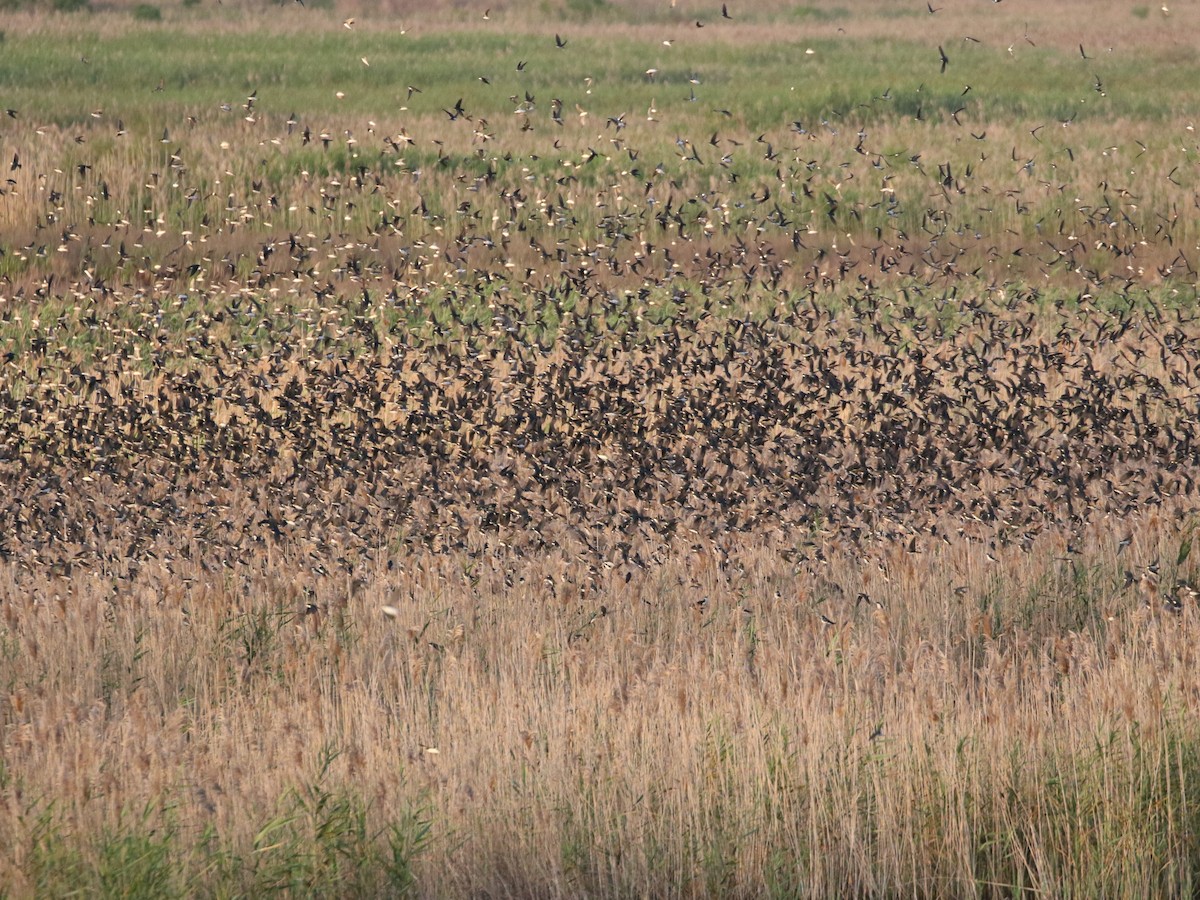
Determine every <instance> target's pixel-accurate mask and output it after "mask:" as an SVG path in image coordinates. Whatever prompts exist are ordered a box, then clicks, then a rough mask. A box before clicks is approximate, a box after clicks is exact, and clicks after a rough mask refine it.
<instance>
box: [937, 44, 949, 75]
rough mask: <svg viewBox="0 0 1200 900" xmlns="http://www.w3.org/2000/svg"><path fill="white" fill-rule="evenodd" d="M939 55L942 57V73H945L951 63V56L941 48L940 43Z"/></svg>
mask: <svg viewBox="0 0 1200 900" xmlns="http://www.w3.org/2000/svg"><path fill="white" fill-rule="evenodd" d="M938 56H940V57H941V59H942V74H943V75H944V74H945V73H946V66H948V65H950V57H948V56H947V55H946V51H945V50H943V49H942V48H941V45H938Z"/></svg>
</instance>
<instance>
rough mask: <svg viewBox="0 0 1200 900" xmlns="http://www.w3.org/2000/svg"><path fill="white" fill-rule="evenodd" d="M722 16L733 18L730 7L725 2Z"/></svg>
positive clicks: (722, 6)
mask: <svg viewBox="0 0 1200 900" xmlns="http://www.w3.org/2000/svg"><path fill="white" fill-rule="evenodd" d="M721 18H722V19H732V18H733V16H731V15H730V14H729V7H728V6H727V5H726V4H724V3H722V4H721Z"/></svg>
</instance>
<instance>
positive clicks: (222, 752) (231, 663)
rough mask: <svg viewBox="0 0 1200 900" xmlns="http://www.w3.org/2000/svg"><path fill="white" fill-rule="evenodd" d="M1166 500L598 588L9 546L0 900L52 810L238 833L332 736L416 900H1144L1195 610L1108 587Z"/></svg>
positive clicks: (1185, 786) (1171, 878) (676, 570)
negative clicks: (1031, 535) (139, 560)
mask: <svg viewBox="0 0 1200 900" xmlns="http://www.w3.org/2000/svg"><path fill="white" fill-rule="evenodd" d="M1176 516H1177V511H1176V510H1174V509H1172V508H1168V509H1164V510H1162V511H1161V512H1155V513H1153V514H1150V515H1148V516H1142V517H1139V519H1138V520H1137V521H1133V522H1127V523H1124V524H1123V525H1122V526H1121V527H1122V528H1126V527H1132V529H1133V534H1134V535H1135V537H1134V540H1133V543H1132V545H1131V546H1129V547H1128V548H1127V549H1124V550H1123V552H1121V551H1118V549H1117V547H1116V546H1115V539H1116V538H1117V537H1118V536H1119V535H1118V534H1117V532H1116V531H1115V530H1114V528H1113V526H1112V525H1108V524H1105V523H1098V524H1097V525H1096V527H1094V528H1092V529H1090V530H1089V531H1088V532H1087V534H1086V536H1085V537H1084V540H1083V543H1082V545H1081V546H1080V547H1078V548H1077V552H1071V553H1069V554H1067V553H1066V552H1065V549H1064V546H1063V542H1062V539H1061V538H1060V537H1059V536H1058V535H1056V534H1052V535H1047V536H1046V537H1045V538H1043V539H1041V540H1039V541H1038V542H1037V543H1036V544H1035V545H1034V546H1033V547H1031V548H1029V550H1027V551H1016V550H1008V551H1001V552H999V554H998V555H995V554H992V553H991V552H989V550H988V548H987V547H986V546H985V545H978V544H972V543H971V542H969V541H967V540H964V539H954V540H951V541H950V542H949V543H948V544H946V545H945V546H943V547H941V548H940V549H936V550H933V551H932V552H929V553H925V554H920V555H913V554H910V553H908V552H906V551H905V550H904V548H903V547H900V546H896V545H889V544H883V545H880V546H878V547H876V548H874V549H873V550H872V551H871V553H870V554H868V555H866V556H860V555H854V556H847V555H844V554H843V553H841V552H838V551H837V550H836V549H835V548H833V547H832V546H831V547H829V550H828V556H827V561H826V562H825V563H824V564H823V565H819V566H812V567H803V568H800V569H797V568H795V567H793V566H790V565H788V564H787V563H786V562H784V560H783V558H782V557H781V556H780V555H779V554H778V553H777V552H774V551H772V550H761V549H755V548H753V547H752V546H739V547H737V548H736V549H735V554H734V556H733V558H732V559H731V561H730V562H729V563H726V564H722V563H721V561H720V560H719V558H717V557H715V556H713V554H712V553H711V552H710V551H709V550H708V549H706V548H705V547H704V546H702V545H697V546H696V547H694V548H692V549H689V548H687V547H686V546H677V547H675V548H674V549H673V550H671V551H670V552H669V553H668V554H667V555H666V557H665V558H664V559H663V560H662V562H661V563H660V564H659V565H656V566H654V567H653V569H651V570H649V571H647V572H637V573H635V574H634V575H633V577H632V578H631V579H630V580H628V581H626V580H625V579H623V578H621V577H617V575H616V573H614V572H612V571H608V570H600V571H597V570H594V569H591V568H590V567H589V566H588V565H586V564H584V563H582V562H580V561H578V560H577V559H576V558H573V557H571V556H569V555H566V554H549V555H545V556H543V557H542V558H538V559H524V560H516V559H513V558H512V557H511V555H510V553H508V552H506V551H505V550H504V547H503V542H502V541H500V540H497V539H495V538H492V539H486V538H480V539H481V540H482V541H483V543H482V544H481V545H480V547H479V549H481V550H483V552H480V553H477V554H472V555H471V556H470V557H468V556H465V555H463V554H448V555H445V554H442V555H428V554H423V553H418V554H414V555H410V556H407V557H404V558H402V559H400V560H399V565H397V566H396V567H395V568H392V566H391V565H390V564H389V565H386V566H385V565H383V564H379V565H377V566H375V567H374V568H373V569H371V570H370V571H369V572H368V573H366V576H365V577H366V581H367V584H366V585H361V584H358V583H354V582H350V581H349V580H347V579H344V578H334V577H321V576H318V575H315V574H313V573H312V571H311V570H310V568H309V561H308V560H305V559H302V558H295V557H289V556H288V555H287V554H280V555H278V556H275V557H274V558H264V559H263V560H261V561H260V563H259V564H257V565H255V566H254V567H253V568H252V569H246V570H244V571H242V572H240V573H239V572H227V573H221V572H214V571H211V570H207V569H206V568H205V567H204V566H202V565H200V564H192V565H184V566H183V567H182V568H176V570H175V572H174V573H173V574H170V575H168V573H167V572H166V571H165V570H164V569H163V568H162V567H161V566H157V565H153V564H152V565H149V566H147V567H146V568H144V569H143V570H142V572H141V573H140V574H139V576H138V577H137V578H136V579H135V580H133V581H132V582H129V583H127V584H124V585H122V586H121V587H120V589H119V590H117V591H116V592H114V591H113V586H112V585H111V584H109V583H107V582H105V581H102V580H98V579H95V578H93V577H89V576H86V575H75V576H73V577H71V578H54V577H49V576H47V575H45V574H30V573H23V572H22V571H21V570H20V569H18V568H15V567H12V566H9V567H8V569H7V572H6V573H5V575H4V580H3V582H2V584H0V604H2V608H3V610H4V626H3V635H4V653H5V660H6V661H5V663H4V668H3V678H4V682H5V683H4V685H3V690H4V713H3V715H4V722H5V725H4V744H3V759H4V760H5V768H4V775H5V781H6V783H7V784H8V785H9V788H8V789H7V790H6V791H5V794H4V802H5V808H4V811H3V813H2V814H0V846H2V847H4V848H5V850H4V851H3V852H2V853H0V873H2V875H3V878H4V881H5V882H6V883H7V884H8V885H9V887H10V888H11V889H13V890H15V891H16V892H17V893H18V894H26V893H28V892H29V891H30V890H31V889H32V887H33V882H32V881H31V880H30V879H31V877H32V873H31V867H30V859H31V854H32V850H33V846H32V843H31V842H33V841H35V840H36V835H35V834H33V833H32V832H31V828H32V824H31V823H33V822H35V821H37V817H36V814H35V813H36V811H37V810H39V809H43V808H45V805H46V804H47V803H49V802H50V799H51V798H54V802H55V814H56V816H57V817H58V821H60V822H61V823H62V827H63V828H64V829H66V831H67V833H68V834H71V835H75V836H77V839H78V840H79V841H80V843H81V844H83V845H84V847H85V849H84V851H83V852H84V854H85V855H86V853H87V852H88V851H87V849H86V846H87V842H88V840H89V839H88V835H94V834H97V833H99V832H100V831H101V830H102V829H104V828H112V827H114V826H115V824H116V823H117V822H119V821H121V817H122V815H126V816H127V815H128V814H129V811H130V810H136V809H141V808H143V806H146V807H148V808H151V809H154V810H156V812H155V813H154V814H153V815H152V816H151V819H150V824H151V825H153V824H154V823H155V822H158V821H159V819H160V817H161V816H162V815H164V814H163V813H160V812H158V811H157V810H159V809H160V807H167V806H169V807H170V808H171V809H172V813H171V815H172V816H173V818H174V820H175V827H177V828H178V829H179V830H180V831H181V832H182V833H183V834H185V835H188V834H199V833H201V832H202V831H203V830H204V829H206V828H213V829H215V831H216V833H218V834H219V835H220V838H221V841H222V844H223V845H225V846H227V847H229V848H231V849H232V850H233V851H234V852H237V853H250V852H251V850H252V849H253V847H254V843H255V836H256V834H257V832H258V830H259V829H260V828H261V827H262V823H263V820H264V819H265V818H266V817H267V816H268V815H269V814H270V813H271V811H272V810H274V809H275V808H276V804H277V803H278V798H280V797H281V796H282V795H284V794H285V792H286V791H287V790H288V789H290V788H292V787H294V786H296V785H297V784H305V783H306V780H307V779H308V778H310V777H311V776H312V773H313V772H314V771H315V769H316V768H317V767H318V764H319V757H320V754H321V752H322V750H323V748H327V747H330V746H332V747H336V748H337V749H338V750H339V751H341V756H340V757H338V758H337V760H336V762H335V763H334V764H333V765H332V766H331V767H330V769H329V773H328V783H329V784H330V785H337V786H340V787H342V788H345V789H349V790H353V791H355V792H357V793H359V794H361V796H362V797H363V798H365V800H366V801H367V803H368V804H369V816H370V818H371V820H372V821H373V822H384V821H387V820H388V819H389V818H390V817H393V816H395V815H397V813H398V812H399V811H403V810H406V809H409V808H417V809H421V810H423V812H424V815H426V816H427V817H428V818H429V820H430V821H432V823H433V827H434V832H433V834H434V838H433V841H432V843H431V844H430V845H429V847H428V849H427V850H426V851H425V853H424V854H423V855H421V856H420V857H419V858H418V859H417V870H418V873H419V881H418V883H417V890H418V893H420V894H422V895H427V896H449V895H456V896H464V895H473V896H578V895H580V894H589V895H616V894H622V895H624V894H638V895H646V894H653V895H656V896H666V895H673V896H699V895H711V894H732V895H738V896H761V895H762V894H764V893H772V892H774V893H778V894H790V893H792V892H795V891H800V892H803V893H806V894H810V895H822V896H823V895H833V894H841V895H847V894H854V895H878V894H893V893H904V894H910V893H911V894H916V895H924V896H967V895H995V894H1009V893H1012V892H1017V891H1019V890H1022V889H1024V890H1029V891H1035V892H1037V893H1047V894H1053V895H1056V896H1066V895H1083V894H1086V893H1091V892H1093V891H1100V892H1115V893H1122V894H1125V893H1137V894H1141V895H1144V894H1147V893H1162V894H1172V893H1176V894H1177V893H1178V892H1181V891H1183V890H1184V889H1185V887H1186V885H1188V884H1190V883H1191V881H1190V879H1191V877H1192V876H1191V872H1192V871H1193V870H1194V867H1195V865H1196V855H1195V854H1196V852H1197V848H1196V846H1195V833H1194V830H1193V829H1192V823H1193V822H1194V818H1193V817H1194V815H1195V812H1194V809H1193V807H1192V806H1191V804H1192V803H1194V802H1195V800H1196V798H1195V794H1194V788H1193V787H1192V786H1191V781H1190V779H1191V778H1192V777H1193V776H1194V774H1195V771H1194V766H1195V763H1196V757H1195V754H1196V752H1197V747H1196V746H1195V744H1194V738H1193V737H1192V736H1191V735H1194V730H1193V729H1194V723H1195V721H1196V704H1197V697H1196V694H1195V691H1194V685H1193V684H1192V681H1193V679H1192V677H1191V673H1192V672H1193V671H1194V666H1195V664H1196V660H1195V659H1194V657H1195V644H1196V639H1197V611H1196V609H1195V608H1194V605H1189V606H1188V607H1187V608H1186V609H1185V610H1184V611H1183V612H1182V613H1181V614H1168V613H1163V612H1160V611H1159V609H1158V608H1157V607H1154V608H1148V607H1146V605H1145V603H1144V601H1143V599H1142V596H1141V594H1140V593H1139V589H1138V588H1128V589H1127V588H1125V587H1124V586H1123V584H1124V582H1123V579H1122V571H1123V570H1124V569H1126V568H1130V569H1133V570H1135V571H1140V570H1141V567H1142V566H1144V565H1146V564H1148V563H1150V562H1151V561H1153V560H1155V559H1158V560H1160V561H1162V562H1164V563H1165V562H1168V561H1173V560H1174V559H1175V556H1176V550H1177V547H1178V540H1179V534H1180V528H1181V526H1182V525H1184V524H1187V523H1188V522H1191V525H1189V526H1188V527H1192V525H1194V520H1188V519H1185V520H1182V521H1181V520H1178V519H1177V518H1176ZM994 555H995V558H994V559H993V558H992V557H993V556H994ZM1065 555H1066V556H1067V557H1068V558H1063V557H1064V556H1065ZM1191 571H1192V570H1191V569H1190V568H1188V567H1187V566H1186V565H1185V567H1184V569H1183V570H1181V571H1179V572H1174V571H1171V572H1168V566H1166V565H1164V566H1163V569H1162V577H1163V579H1164V582H1165V581H1166V580H1167V579H1168V577H1170V578H1172V579H1176V578H1178V577H1181V576H1182V575H1184V574H1186V573H1190V572H1191ZM1168 587H1169V585H1167V584H1164V586H1163V590H1164V591H1166V590H1167V589H1168ZM856 597H857V598H859V599H857V600H856V599H855V598H856ZM309 603H312V604H313V605H312V607H309V608H311V609H313V610H315V611H313V612H311V613H308V614H306V612H305V610H306V606H307V604H309ZM385 609H386V610H387V611H388V612H389V613H390V614H391V615H390V617H389V615H385V614H384V612H382V611H381V610H385ZM260 626H261V627H260ZM256 627H260V630H259V631H255V628H256ZM253 635H257V637H253ZM14 786H18V787H16V789H14ZM1122 851H1124V852H1123V853H1122ZM263 852H269V851H263ZM1114 853H1122V855H1120V856H1119V857H1117V858H1114V856H1113V854H1114Z"/></svg>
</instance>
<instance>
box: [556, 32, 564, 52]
mask: <svg viewBox="0 0 1200 900" xmlns="http://www.w3.org/2000/svg"><path fill="white" fill-rule="evenodd" d="M554 46H555V47H557V48H558V49H559V50H561V49H562V48H563V47H565V46H567V42H566V41H564V40H563V39H562V38H561V37H559V36H558V35H557V34H556V35H555V36H554Z"/></svg>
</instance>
